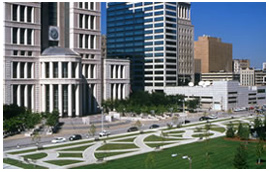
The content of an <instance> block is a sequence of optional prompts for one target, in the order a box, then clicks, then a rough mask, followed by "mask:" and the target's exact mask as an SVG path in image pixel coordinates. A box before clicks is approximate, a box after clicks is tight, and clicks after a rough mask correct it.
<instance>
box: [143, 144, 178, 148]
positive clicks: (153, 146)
mask: <svg viewBox="0 0 269 172" xmlns="http://www.w3.org/2000/svg"><path fill="white" fill-rule="evenodd" d="M169 144H173V143H146V145H148V146H149V147H152V148H156V147H157V146H163V145H169Z"/></svg>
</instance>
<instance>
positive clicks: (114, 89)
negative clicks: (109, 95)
mask: <svg viewBox="0 0 269 172" xmlns="http://www.w3.org/2000/svg"><path fill="white" fill-rule="evenodd" d="M116 96H117V95H116V84H113V100H116Z"/></svg>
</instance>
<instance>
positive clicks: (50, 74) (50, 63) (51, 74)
mask: <svg viewBox="0 0 269 172" xmlns="http://www.w3.org/2000/svg"><path fill="white" fill-rule="evenodd" d="M49 72H50V73H49V76H50V79H52V78H53V62H49Z"/></svg>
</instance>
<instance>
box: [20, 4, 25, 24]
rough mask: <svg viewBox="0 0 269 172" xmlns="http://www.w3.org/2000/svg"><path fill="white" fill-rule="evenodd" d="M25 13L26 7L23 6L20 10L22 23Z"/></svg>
mask: <svg viewBox="0 0 269 172" xmlns="http://www.w3.org/2000/svg"><path fill="white" fill-rule="evenodd" d="M24 13H25V6H21V9H20V21H21V22H24Z"/></svg>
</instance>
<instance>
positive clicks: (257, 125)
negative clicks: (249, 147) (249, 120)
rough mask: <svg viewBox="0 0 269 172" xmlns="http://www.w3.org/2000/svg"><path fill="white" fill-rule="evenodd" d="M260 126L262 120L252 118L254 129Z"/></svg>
mask: <svg viewBox="0 0 269 172" xmlns="http://www.w3.org/2000/svg"><path fill="white" fill-rule="evenodd" d="M260 127H262V120H261V119H260V118H258V117H257V118H255V119H254V129H255V130H256V129H258V128H260Z"/></svg>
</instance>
